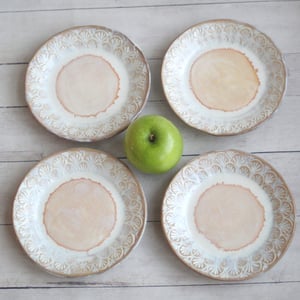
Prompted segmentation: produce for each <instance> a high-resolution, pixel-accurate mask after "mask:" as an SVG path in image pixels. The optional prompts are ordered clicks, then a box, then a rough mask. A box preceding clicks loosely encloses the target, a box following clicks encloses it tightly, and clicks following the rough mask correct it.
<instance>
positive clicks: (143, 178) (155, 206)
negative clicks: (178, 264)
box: [0, 152, 300, 224]
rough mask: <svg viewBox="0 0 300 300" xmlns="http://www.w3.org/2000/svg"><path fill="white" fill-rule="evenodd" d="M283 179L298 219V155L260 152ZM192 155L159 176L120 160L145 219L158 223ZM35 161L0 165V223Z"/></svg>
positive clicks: (8, 217)
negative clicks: (135, 182)
mask: <svg viewBox="0 0 300 300" xmlns="http://www.w3.org/2000/svg"><path fill="white" fill-rule="evenodd" d="M258 155H259V156H260V157H261V158H263V159H265V160H266V161H268V162H269V163H270V164H272V165H273V167H274V168H275V169H276V170H277V171H278V172H279V173H280V174H281V175H282V176H283V178H284V179H285V181H286V183H287V185H288V186H289V188H290V190H291V193H292V195H293V197H294V199H295V202H296V204H297V205H296V208H297V212H296V213H297V215H299V216H300V190H299V189H298V182H299V176H298V174H299V170H300V152H296V153H259V154H258ZM194 157H195V156H188V157H187V156H185V157H183V158H182V159H181V161H180V162H179V164H178V165H177V166H176V167H175V168H174V169H172V170H171V171H169V172H167V173H165V174H162V175H149V174H142V173H140V172H139V171H137V170H136V169H134V168H133V167H132V166H131V165H130V164H129V163H128V161H127V160H126V159H122V161H123V162H124V163H126V164H128V165H129V167H130V168H131V169H132V171H133V172H134V173H135V174H136V175H137V177H138V178H139V180H140V182H141V184H142V187H143V189H144V191H145V195H146V198H147V203H148V220H149V221H159V220H160V209H161V203H162V199H163V197H164V193H165V190H166V189H167V187H168V185H169V182H170V181H171V179H172V178H173V176H174V175H175V174H176V172H177V171H179V169H180V168H181V167H183V166H184V165H185V164H186V163H187V162H188V161H189V160H191V159H193V158H194ZM35 164H36V162H14V163H0V186H1V189H0V224H11V223H12V219H11V210H12V204H13V199H14V196H15V193H16V191H17V188H18V186H19V184H20V183H21V181H22V179H23V177H24V176H25V174H26V173H27V172H28V171H29V170H30V168H32V167H33V166H34V165H35Z"/></svg>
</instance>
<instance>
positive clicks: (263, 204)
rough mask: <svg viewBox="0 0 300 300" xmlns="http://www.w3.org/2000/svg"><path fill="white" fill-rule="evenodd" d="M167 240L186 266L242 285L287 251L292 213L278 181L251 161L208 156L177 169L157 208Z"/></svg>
mask: <svg viewBox="0 0 300 300" xmlns="http://www.w3.org/2000/svg"><path fill="white" fill-rule="evenodd" d="M162 225H163V229H164V232H165V235H166V237H167V240H168V242H169V244H170V246H171V248H172V250H173V251H174V252H175V254H176V255H177V256H178V257H179V259H181V260H182V261H183V262H184V263H185V264H186V265H187V266H189V267H190V268H191V269H193V270H195V271H196V272H198V273H201V274H203V275H206V276H208V277H212V278H215V279H220V280H244V279H248V278H250V277H253V276H255V275H257V274H259V273H261V272H263V271H266V270H268V269H269V268H270V267H271V266H273V265H274V264H275V263H276V262H277V261H278V260H279V259H280V258H281V257H282V255H283V253H284V252H285V250H286V249H287V247H288V245H289V243H290V241H291V239H292V236H293V232H294V227H295V207H294V201H293V199H292V196H291V194H290V192H289V189H288V187H287V186H286V184H285V182H284V180H283V179H282V177H281V176H280V175H279V174H278V173H277V172H276V171H275V170H274V169H273V168H272V167H271V166H270V165H269V164H268V163H266V162H265V161H263V160H262V159H260V158H259V157H257V156H254V155H251V154H247V153H244V152H240V151H236V150H228V151H220V152H211V153H207V154H204V155H201V156H199V157H197V158H196V159H194V160H192V161H191V162H189V163H188V164H187V165H186V166H185V167H183V168H182V169H181V170H180V171H179V172H178V173H177V175H176V176H175V177H174V179H173V180H172V181H171V183H170V185H169V187H168V189H167V191H166V194H165V197H164V201H163V206H162Z"/></svg>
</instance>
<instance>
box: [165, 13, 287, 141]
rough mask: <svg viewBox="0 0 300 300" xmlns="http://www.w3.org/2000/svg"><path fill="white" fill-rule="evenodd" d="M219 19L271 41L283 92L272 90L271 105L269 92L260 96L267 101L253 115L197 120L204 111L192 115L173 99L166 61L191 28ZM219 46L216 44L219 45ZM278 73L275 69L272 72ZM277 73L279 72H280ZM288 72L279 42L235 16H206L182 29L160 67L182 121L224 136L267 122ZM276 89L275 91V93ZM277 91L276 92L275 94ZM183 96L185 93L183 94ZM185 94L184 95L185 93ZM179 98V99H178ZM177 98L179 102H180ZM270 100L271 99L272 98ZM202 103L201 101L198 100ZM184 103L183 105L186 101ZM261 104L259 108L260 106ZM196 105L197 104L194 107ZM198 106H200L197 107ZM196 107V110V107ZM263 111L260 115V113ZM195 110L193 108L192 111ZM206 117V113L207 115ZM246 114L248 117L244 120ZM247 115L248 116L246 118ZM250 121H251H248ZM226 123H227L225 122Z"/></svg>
mask: <svg viewBox="0 0 300 300" xmlns="http://www.w3.org/2000/svg"><path fill="white" fill-rule="evenodd" d="M220 23H224V24H231V25H233V26H243V27H244V28H247V29H249V30H250V31H251V32H255V33H256V34H258V35H259V36H260V37H263V38H264V39H265V41H267V42H268V44H269V45H270V47H271V48H272V51H274V52H276V55H277V56H278V58H277V60H276V63H277V62H279V63H280V65H281V70H280V72H279V73H280V75H281V80H282V83H281V86H280V92H279V93H278V94H277V95H275V94H274V93H273V92H272V91H271V92H270V93H271V96H272V98H274V100H272V101H273V103H270V104H269V106H270V107H269V108H268V103H267V102H268V100H267V98H268V96H269V95H266V96H264V97H260V99H259V101H261V98H263V99H264V102H266V103H263V104H261V106H262V107H259V105H258V104H259V103H256V104H257V105H255V107H254V108H255V110H258V112H256V111H255V110H254V108H253V110H254V112H253V115H252V116H251V115H248V116H241V118H240V120H236V119H234V118H233V120H232V121H230V120H229V121H228V120H227V119H226V120H223V121H222V119H220V120H221V121H216V120H209V119H205V118H204V119H203V120H200V121H199V120H198V121H197V120H196V121H195V119H196V115H198V118H199V116H200V117H201V112H198V111H196V112H194V114H195V115H193V116H192V115H191V112H187V111H182V109H180V108H179V106H180V103H176V101H174V97H173V96H172V95H170V92H169V91H168V90H167V89H168V88H167V87H168V84H169V82H170V81H171V80H172V78H171V76H170V75H169V74H167V71H166V65H167V63H168V62H169V61H170V60H171V58H169V55H170V53H171V52H172V51H173V50H174V48H176V45H175V44H176V42H177V41H179V40H180V39H181V38H182V37H183V36H185V35H186V34H188V33H189V32H190V31H191V30H193V29H195V28H198V27H202V26H205V25H207V24H212V25H217V24H220ZM217 48H218V47H216V48H214V49H217ZM273 73H276V72H273ZM277 75H278V74H277ZM286 77H287V72H286V66H285V62H284V59H283V57H282V54H281V52H280V51H279V49H278V48H277V47H276V45H275V44H274V42H273V41H272V40H271V38H270V37H268V36H267V35H266V34H264V33H263V32H261V31H259V30H258V29H257V28H256V27H254V26H252V25H250V24H248V23H244V22H238V21H236V20H232V19H216V20H207V21H203V22H200V23H198V24H195V25H193V26H190V27H189V28H188V29H186V30H185V31H184V32H182V33H181V34H180V35H179V36H178V37H177V38H176V39H175V40H174V41H173V42H172V43H171V44H170V46H169V48H168V50H167V51H166V53H165V55H164V58H163V63H162V69H161V78H162V85H163V91H164V94H165V97H166V99H167V101H168V102H169V105H170V107H171V108H172V109H173V111H174V112H175V114H176V115H177V116H178V117H179V118H180V119H182V121H184V122H185V123H186V124H187V125H189V126H191V127H193V128H196V129H198V130H201V131H204V132H207V133H209V134H212V135H217V136H218V135H221V136H226V135H236V134H241V133H246V132H248V131H250V130H252V129H254V128H256V127H257V126H258V125H260V124H261V123H262V122H264V121H265V120H267V119H269V118H270V117H271V116H272V115H273V113H274V112H275V111H276V110H277V108H278V106H279V104H280V102H281V100H282V98H283V96H284V94H285V91H286V81H287V78H286ZM270 89H272V87H270ZM272 93H273V94H272ZM274 95H275V96H274ZM180 96H182V95H180ZM182 97H183V96H182ZM179 101H180V100H179ZM179 101H177V102H179ZM269 102H270V101H269ZM199 105H200V104H199ZM183 106H184V105H183ZM257 107H259V108H257ZM194 108H195V107H194ZM196 110H197V109H196ZM193 111H194V110H193ZM209 111H210V109H207V111H206V112H205V113H203V112H202V114H203V116H204V115H205V114H209ZM259 113H260V115H259ZM192 114H193V112H192ZM204 117H205V116H204ZM243 117H244V119H245V120H243ZM246 117H247V120H246ZM218 122H219V123H220V122H221V123H222V122H223V124H225V126H227V127H225V126H223V125H220V124H218ZM247 122H248V123H247ZM226 123H227V124H226Z"/></svg>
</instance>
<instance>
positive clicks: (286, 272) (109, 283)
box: [0, 218, 300, 294]
mask: <svg viewBox="0 0 300 300" xmlns="http://www.w3.org/2000/svg"><path fill="white" fill-rule="evenodd" d="M299 221H300V220H299V218H298V221H297V224H298V225H299ZM0 239H1V241H2V242H1V248H0V264H1V273H0V290H1V287H10V288H14V287H15V288H16V287H31V288H33V287H47V288H54V287H105V288H109V287H127V286H128V287H135V286H148V287H153V286H182V285H189V286H191V285H201V286H206V285H214V286H215V285H221V286H222V285H226V283H224V282H220V281H217V280H212V279H209V278H207V277H205V276H202V275H199V274H198V273H196V272H194V271H192V270H191V269H189V268H188V267H187V266H186V265H184V264H183V263H182V262H181V261H180V260H179V259H178V258H177V257H176V256H175V254H173V252H172V251H171V249H170V247H169V245H168V244H167V241H166V239H165V237H164V235H163V232H162V228H161V224H160V223H156V222H150V223H147V227H146V231H145V233H144V236H143V237H142V240H141V242H140V244H139V245H138V246H137V247H136V248H135V249H134V250H133V251H132V252H131V253H130V255H129V256H128V257H127V258H126V259H125V260H124V261H122V262H121V263H120V264H118V265H116V266H114V267H113V268H112V269H110V270H108V271H106V272H104V273H102V274H98V275H91V276H88V277H82V278H61V277H55V276H53V275H50V274H48V273H47V272H45V271H44V270H42V269H41V268H40V267H39V266H37V265H36V264H35V263H33V262H32V261H31V260H30V259H29V257H28V256H27V255H26V254H25V253H24V252H23V250H22V249H21V247H20V246H19V244H18V242H17V240H16V238H15V235H14V232H13V228H12V226H0ZM299 251H300V236H299V235H297V234H296V235H295V237H294V240H293V242H292V244H291V245H290V247H289V249H288V251H287V252H286V254H285V255H284V256H283V257H282V258H281V260H280V261H279V262H278V263H277V264H276V265H275V266H273V268H271V269H270V270H268V271H267V272H265V273H262V274H260V275H258V276H256V277H254V278H253V279H250V280H247V281H244V282H239V283H238V284H241V285H245V286H248V285H249V284H263V283H268V282H269V283H271V282H272V283H274V284H275V283H278V282H295V281H297V282H300V269H299V266H298V264H297V263H295V262H296V261H297V259H298V257H299ZM223 289H224V288H223ZM149 291H150V290H149ZM192 294H193V293H192Z"/></svg>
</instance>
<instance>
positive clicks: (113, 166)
mask: <svg viewBox="0 0 300 300" xmlns="http://www.w3.org/2000/svg"><path fill="white" fill-rule="evenodd" d="M78 172H79V174H81V173H82V172H86V173H87V174H94V175H95V176H97V175H99V174H100V175H101V176H102V177H104V178H105V179H106V180H107V181H109V182H111V183H112V184H113V186H114V188H115V189H116V191H117V192H118V194H119V195H120V198H121V199H122V200H121V201H122V202H123V206H124V210H125V211H124V215H125V217H124V220H123V221H122V222H123V224H122V226H121V229H120V232H119V234H118V236H117V237H116V238H115V239H114V240H112V242H111V243H110V244H108V245H107V246H105V247H104V246H103V247H102V246H101V247H100V248H97V249H96V250H95V251H94V252H93V253H92V254H91V253H84V254H82V253H80V252H76V251H72V250H66V249H65V248H63V247H60V246H58V245H56V244H54V242H49V240H48V238H47V237H46V233H45V231H44V228H43V223H41V222H39V221H37V218H38V217H37V214H38V213H40V214H43V205H44V202H45V199H44V198H45V190H47V189H50V190H51V186H53V184H55V183H56V182H59V181H61V180H64V179H65V178H72V176H75V177H76V176H78V175H76V174H78ZM82 174H83V173H82ZM46 198H47V197H46ZM43 199H44V200H43ZM145 224H146V201H145V197H144V193H143V191H142V188H141V186H140V184H139V183H138V181H137V180H136V178H135V177H134V176H133V174H132V173H131V171H130V170H129V169H128V168H127V167H126V166H125V165H124V164H123V163H121V162H120V161H119V160H117V159H116V158H114V157H112V156H110V155H108V154H106V153H105V152H101V151H96V150H91V149H81V148H78V149H71V150H68V151H65V152H61V153H58V154H56V155H53V156H50V157H49V158H46V159H45V160H43V161H41V162H40V163H38V164H37V165H36V166H35V167H34V168H33V169H32V170H31V171H30V172H29V173H28V174H27V176H26V177H25V178H24V180H23V182H22V183H21V185H20V187H19V189H18V192H17V194H16V197H15V201H14V206H13V225H14V229H15V232H16V234H17V237H18V239H19V241H20V243H21V245H22V247H23V248H24V250H25V252H26V253H27V254H28V255H29V257H30V258H31V259H32V260H33V261H35V262H36V263H37V264H39V265H40V266H42V267H43V268H45V269H46V270H47V271H49V272H51V273H54V274H57V275H63V276H83V275H88V274H92V273H99V272H103V271H105V270H107V269H109V268H110V267H112V266H113V265H115V264H116V263H118V262H119V261H120V260H122V259H123V258H124V257H125V256H127V255H128V254H129V252H130V251H131V250H132V248H133V247H134V246H135V245H136V244H137V243H138V241H139V240H140V238H141V236H142V234H143V230H144V228H145Z"/></svg>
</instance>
